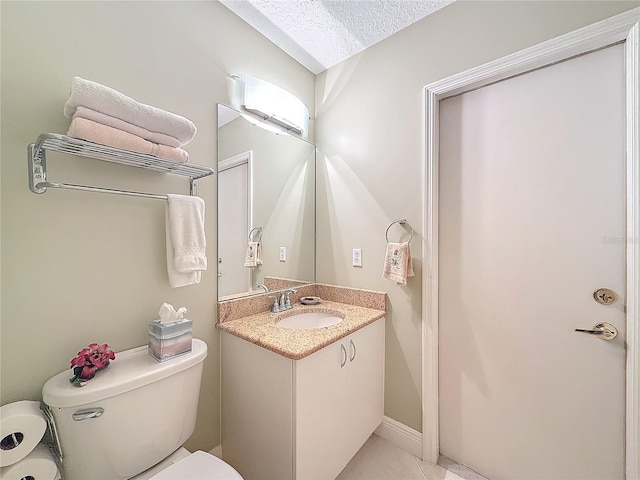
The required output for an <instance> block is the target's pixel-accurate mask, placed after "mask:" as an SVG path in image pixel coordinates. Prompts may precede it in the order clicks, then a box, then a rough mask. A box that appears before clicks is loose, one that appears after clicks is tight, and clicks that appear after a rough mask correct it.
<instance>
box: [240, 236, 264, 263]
mask: <svg viewBox="0 0 640 480" xmlns="http://www.w3.org/2000/svg"><path fill="white" fill-rule="evenodd" d="M258 265H262V243H260V242H249V245H248V246H247V254H246V255H245V257H244V266H245V267H257V266H258Z"/></svg>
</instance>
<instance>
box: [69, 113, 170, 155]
mask: <svg viewBox="0 0 640 480" xmlns="http://www.w3.org/2000/svg"><path fill="white" fill-rule="evenodd" d="M75 117H81V118H86V119H87V120H92V121H94V122H97V123H101V124H102V125H106V126H108V127H113V128H117V129H118V130H123V131H125V132H128V133H131V134H133V135H137V136H138V137H142V138H144V139H145V140H148V141H150V142H152V143H159V144H160V145H167V146H168V147H176V148H177V147H180V146H181V145H180V141H178V139H177V138H175V137H172V136H170V135H165V134H164V133H158V132H151V131H149V130H147V129H146V128H143V127H139V126H137V125H133V124H132V123H128V122H125V121H124V120H120V119H119V118H116V117H112V116H111V115H107V114H106V113H102V112H97V111H95V110H91V109H90V108H87V107H83V106H82V105H80V106H78V107H77V108H76V112H75V113H74V114H73V117H72V118H75Z"/></svg>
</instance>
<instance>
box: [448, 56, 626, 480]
mask: <svg viewBox="0 0 640 480" xmlns="http://www.w3.org/2000/svg"><path fill="white" fill-rule="evenodd" d="M623 52H624V49H623V46H621V45H618V46H612V47H608V48H605V49H603V50H599V51H596V52H594V53H590V54H587V55H583V56H580V57H577V58H574V59H571V60H568V61H565V62H561V63H558V64H556V65H552V66H549V67H546V68H543V69H539V70H535V71H532V72H529V73H526V74H524V75H520V76H517V77H514V78H511V79H508V80H505V81H501V82H498V83H495V84H493V85H489V86H486V87H483V88H480V89H478V90H474V91H471V92H468V93H464V94H462V95H459V96H455V97H451V98H447V99H445V100H443V101H442V102H441V103H440V139H439V141H440V162H439V168H440V177H439V178H440V183H439V189H440V197H439V202H440V204H439V238H438V245H439V258H438V261H439V279H440V280H439V299H438V304H439V348H440V349H439V365H440V370H439V407H440V410H439V412H440V413H439V415H440V453H441V454H442V455H444V456H447V457H449V458H450V459H452V460H454V461H455V462H457V463H460V464H464V465H466V466H468V467H469V468H471V469H473V470H475V471H477V472H478V473H480V474H482V475H484V476H485V477H488V478H490V479H491V480H516V479H544V480H554V479H557V480H568V479H581V480H585V479H598V480H603V479H622V478H624V391H625V390H624V388H625V385H624V362H625V347H624V342H625V323H624V322H625V314H624V305H625V298H624V292H625V288H626V285H625V240H624V239H625V237H626V232H625V198H624V192H625V176H624V161H625V156H624V146H625V145H624V142H625V140H624V102H625V99H624V63H623ZM603 287H606V288H609V289H611V290H613V291H615V292H616V293H617V294H618V295H619V298H618V300H617V301H616V302H615V303H613V304H611V305H603V304H600V303H598V302H596V300H595V299H594V296H593V293H594V291H596V290H597V289H599V288H603ZM600 322H609V323H611V324H613V325H614V326H615V327H616V328H617V330H618V336H617V338H615V339H614V340H611V341H607V340H603V339H602V336H597V335H591V334H588V333H580V332H576V331H575V329H576V328H582V329H591V328H592V327H593V326H594V325H595V324H597V323H600Z"/></svg>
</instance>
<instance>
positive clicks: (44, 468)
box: [0, 443, 60, 480]
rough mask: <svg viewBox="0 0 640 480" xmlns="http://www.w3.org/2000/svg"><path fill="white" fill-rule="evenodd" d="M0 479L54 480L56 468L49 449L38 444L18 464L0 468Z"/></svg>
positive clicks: (56, 472)
mask: <svg viewBox="0 0 640 480" xmlns="http://www.w3.org/2000/svg"><path fill="white" fill-rule="evenodd" d="M0 478H2V480H21V479H25V478H28V479H33V480H56V479H57V478H60V476H59V475H58V467H57V465H56V462H55V461H54V460H53V457H52V456H51V453H49V448H48V447H47V446H46V445H44V444H42V443H41V444H39V445H37V446H36V448H34V449H33V450H32V451H31V453H29V455H27V456H26V457H25V458H23V459H22V460H20V461H19V462H16V463H14V464H13V465H9V466H8V467H2V468H0Z"/></svg>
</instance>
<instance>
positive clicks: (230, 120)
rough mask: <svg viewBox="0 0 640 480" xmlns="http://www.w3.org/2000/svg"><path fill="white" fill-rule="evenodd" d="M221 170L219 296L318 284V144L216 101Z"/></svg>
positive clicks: (227, 296) (223, 297) (222, 297)
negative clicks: (316, 245)
mask: <svg viewBox="0 0 640 480" xmlns="http://www.w3.org/2000/svg"><path fill="white" fill-rule="evenodd" d="M217 172H218V175H217V176H218V299H219V300H228V299H231V298H239V297H244V296H249V295H257V294H260V293H264V292H265V291H266V289H267V288H268V289H269V291H274V290H282V289H284V288H291V287H295V286H296V285H301V284H305V283H313V282H315V223H316V222H315V200H316V199H315V185H316V148H315V145H313V144H312V143H309V142H307V141H306V140H303V139H302V138H299V137H296V136H293V135H290V134H288V133H286V132H284V131H281V130H279V129H278V128H277V127H275V126H270V125H269V124H265V123H264V122H262V121H261V120H258V119H254V118H253V117H250V116H248V115H246V114H243V113H240V112H238V111H236V110H234V109H232V108H230V107H227V106H226V105H222V104H218V169H217ZM250 242H251V245H252V246H253V247H256V246H257V245H256V244H258V243H259V249H258V250H257V251H256V249H255V248H253V249H252V250H251V251H252V253H257V254H258V258H259V259H260V260H261V262H262V263H260V261H256V257H255V256H253V255H250V252H249V248H248V247H249V244H250Z"/></svg>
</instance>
